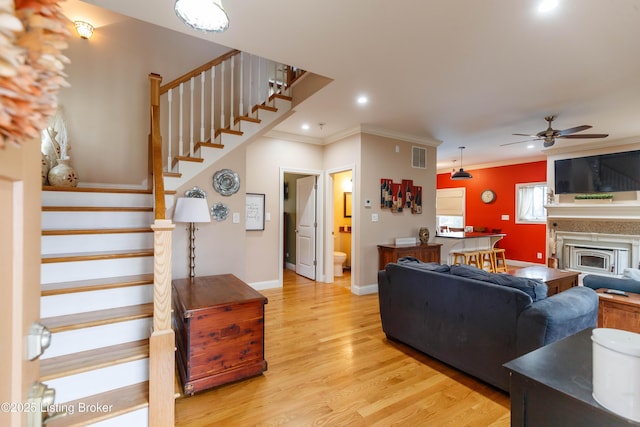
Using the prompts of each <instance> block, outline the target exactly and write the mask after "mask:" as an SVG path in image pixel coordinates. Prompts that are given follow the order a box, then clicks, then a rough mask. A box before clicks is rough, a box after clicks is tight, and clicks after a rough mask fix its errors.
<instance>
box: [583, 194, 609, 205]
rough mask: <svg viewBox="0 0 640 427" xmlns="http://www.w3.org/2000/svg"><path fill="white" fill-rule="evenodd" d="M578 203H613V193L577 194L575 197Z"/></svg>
mask: <svg viewBox="0 0 640 427" xmlns="http://www.w3.org/2000/svg"><path fill="white" fill-rule="evenodd" d="M573 200H574V202H576V203H611V202H612V201H613V194H611V193H592V194H576V195H575V196H574V197H573Z"/></svg>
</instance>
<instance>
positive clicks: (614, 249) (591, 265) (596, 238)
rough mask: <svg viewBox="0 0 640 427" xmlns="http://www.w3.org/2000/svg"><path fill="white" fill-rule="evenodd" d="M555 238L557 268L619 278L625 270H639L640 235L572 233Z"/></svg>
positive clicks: (559, 232)
mask: <svg viewBox="0 0 640 427" xmlns="http://www.w3.org/2000/svg"><path fill="white" fill-rule="evenodd" d="M555 236H556V240H557V249H558V258H559V264H560V268H564V269H567V270H573V271H578V272H580V273H585V274H600V275H606V276H618V277H620V276H622V274H623V273H624V269H625V268H630V267H633V268H638V263H639V262H640V236H637V235H622V234H608V233H589V232H571V231H557V232H556V233H555Z"/></svg>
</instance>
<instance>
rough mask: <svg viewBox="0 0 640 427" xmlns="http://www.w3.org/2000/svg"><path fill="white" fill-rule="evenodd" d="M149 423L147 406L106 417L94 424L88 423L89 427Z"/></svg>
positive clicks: (131, 426)
mask: <svg viewBox="0 0 640 427" xmlns="http://www.w3.org/2000/svg"><path fill="white" fill-rule="evenodd" d="M148 425H149V408H142V409H138V410H137V411H132V412H128V413H126V414H123V415H120V416H118V417H113V418H109V419H106V420H104V421H100V422H97V423H95V424H89V426H90V427H123V426H130V427H134V426H148Z"/></svg>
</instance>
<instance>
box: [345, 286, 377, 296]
mask: <svg viewBox="0 0 640 427" xmlns="http://www.w3.org/2000/svg"><path fill="white" fill-rule="evenodd" d="M351 293H354V294H356V295H358V296H360V295H369V294H377V293H378V284H377V283H374V284H372V285H364V286H352V287H351Z"/></svg>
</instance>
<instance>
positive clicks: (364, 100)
mask: <svg viewBox="0 0 640 427" xmlns="http://www.w3.org/2000/svg"><path fill="white" fill-rule="evenodd" d="M357 101H358V104H366V103H367V102H369V98H367V97H366V96H364V95H360V96H359V97H358V100H357Z"/></svg>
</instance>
